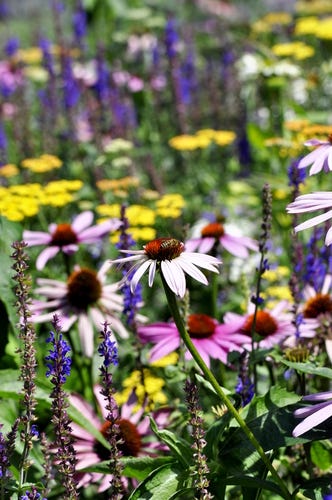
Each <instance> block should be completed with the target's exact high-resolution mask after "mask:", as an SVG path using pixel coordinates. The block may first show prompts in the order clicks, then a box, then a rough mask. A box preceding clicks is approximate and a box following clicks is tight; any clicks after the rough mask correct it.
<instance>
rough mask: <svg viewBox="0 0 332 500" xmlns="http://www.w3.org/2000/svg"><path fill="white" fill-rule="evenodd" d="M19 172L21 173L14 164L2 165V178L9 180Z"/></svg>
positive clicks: (0, 172) (0, 171) (0, 168)
mask: <svg viewBox="0 0 332 500" xmlns="http://www.w3.org/2000/svg"><path fill="white" fill-rule="evenodd" d="M19 172H20V171H19V169H18V168H17V166H16V165H14V164H12V163H8V164H7V165H2V167H0V176H1V177H7V178H9V177H14V176H15V175H17V174H18V173H19Z"/></svg>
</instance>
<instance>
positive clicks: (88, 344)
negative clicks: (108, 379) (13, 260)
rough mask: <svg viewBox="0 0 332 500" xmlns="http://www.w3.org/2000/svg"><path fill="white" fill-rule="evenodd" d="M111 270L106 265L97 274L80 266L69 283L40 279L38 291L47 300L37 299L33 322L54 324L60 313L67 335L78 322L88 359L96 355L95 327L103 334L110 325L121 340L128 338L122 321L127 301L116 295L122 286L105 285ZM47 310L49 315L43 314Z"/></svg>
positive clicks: (72, 274) (33, 310)
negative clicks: (103, 326)
mask: <svg viewBox="0 0 332 500" xmlns="http://www.w3.org/2000/svg"><path fill="white" fill-rule="evenodd" d="M107 268H108V265H107V266H105V265H104V266H102V267H101V269H100V270H99V271H98V272H96V271H93V270H91V269H88V268H79V267H77V268H76V269H75V270H74V271H73V272H72V273H71V275H70V276H69V278H68V279H67V281H66V282H63V281H57V280H53V279H45V278H40V279H38V280H37V283H38V285H40V287H39V288H36V290H35V292H36V293H37V294H39V295H41V296H43V297H44V298H45V299H46V300H45V301H40V300H38V301H37V300H36V301H34V303H33V304H32V305H31V310H32V312H34V313H35V314H34V315H33V316H32V317H31V321H32V322H34V323H44V322H50V321H51V320H52V318H53V316H54V314H56V315H57V316H58V317H59V318H60V323H61V329H62V331H64V332H67V331H68V330H69V329H70V328H71V327H72V326H73V324H74V323H76V322H78V332H79V336H80V340H81V346H82V352H83V354H84V355H85V356H88V357H92V355H93V348H94V328H93V327H94V326H95V327H96V329H97V331H100V328H101V325H102V324H104V323H105V322H107V323H109V324H110V325H111V327H112V330H114V331H115V332H116V333H117V334H119V335H120V336H121V337H128V332H127V330H126V329H125V327H124V326H123V324H122V323H121V321H120V319H119V317H120V315H121V312H122V309H123V298H122V296H120V295H118V294H117V293H116V292H117V291H118V290H119V283H113V284H106V283H105V278H106V269H107ZM43 311H48V312H44V314H42V312H43Z"/></svg>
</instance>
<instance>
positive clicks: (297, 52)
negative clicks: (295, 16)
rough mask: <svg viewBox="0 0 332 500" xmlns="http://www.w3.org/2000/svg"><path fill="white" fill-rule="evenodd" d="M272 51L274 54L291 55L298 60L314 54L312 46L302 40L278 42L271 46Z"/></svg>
mask: <svg viewBox="0 0 332 500" xmlns="http://www.w3.org/2000/svg"><path fill="white" fill-rule="evenodd" d="M272 52H273V53H274V54H275V55H276V56H281V57H290V56H293V57H294V58H295V59H298V60H301V59H307V58H308V57H312V56H313V55H314V54H315V50H314V48H313V47H311V46H310V45H307V44H305V43H303V42H290V43H278V44H276V45H274V46H273V47H272Z"/></svg>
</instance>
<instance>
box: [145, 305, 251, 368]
mask: <svg viewBox="0 0 332 500" xmlns="http://www.w3.org/2000/svg"><path fill="white" fill-rule="evenodd" d="M187 329H188V333H189V335H190V337H191V340H192V342H193V344H194V345H195V347H196V349H197V350H198V352H199V353H200V355H201V356H202V358H203V360H204V361H205V363H206V364H207V366H210V358H214V359H219V360H220V361H221V362H222V363H225V364H227V354H228V353H229V352H230V351H238V352H241V351H242V350H243V349H242V345H243V344H244V343H246V342H247V343H248V340H249V338H248V337H247V336H246V335H242V334H241V333H234V332H231V333H229V332H228V331H224V330H225V327H224V325H222V324H220V323H218V321H217V320H216V319H214V318H211V317H210V316H208V315H206V314H191V315H190V316H189V318H188V322H187ZM226 330H227V328H226ZM138 335H139V338H140V340H141V342H142V343H144V344H146V343H153V344H155V345H154V347H153V348H152V349H151V352H150V362H153V361H157V360H158V359H160V358H163V357H164V356H167V354H170V353H171V352H173V351H175V350H176V349H178V348H179V347H180V345H181V337H180V334H179V331H178V329H177V327H176V325H175V324H174V323H173V322H172V323H162V322H160V323H153V324H151V325H144V326H140V327H139V328H138ZM185 357H186V359H191V355H190V353H189V352H188V351H186V354H185Z"/></svg>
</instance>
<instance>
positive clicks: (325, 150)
mask: <svg viewBox="0 0 332 500" xmlns="http://www.w3.org/2000/svg"><path fill="white" fill-rule="evenodd" d="M304 145H305V146H314V147H315V149H314V150H313V151H311V153H309V154H307V155H306V156H305V157H304V158H302V159H301V160H300V162H299V165H298V167H299V168H305V167H309V165H312V167H311V169H310V170H309V175H314V174H317V173H318V172H320V171H321V170H324V172H329V171H330V170H332V134H329V136H328V138H327V140H326V141H321V140H319V139H309V140H308V141H306V142H305V143H304Z"/></svg>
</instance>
